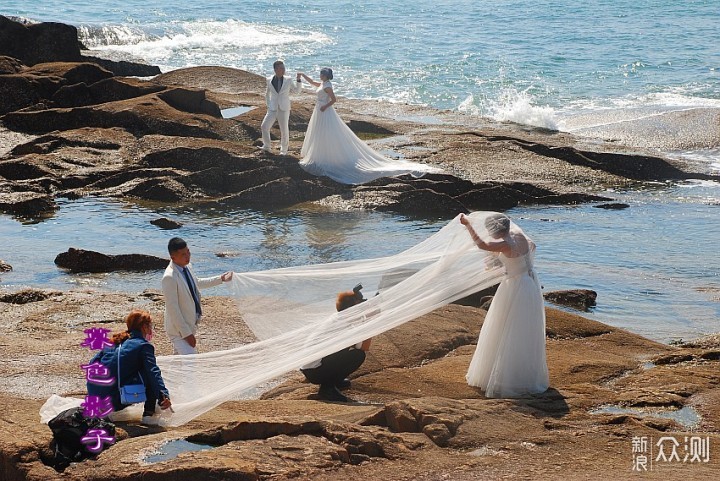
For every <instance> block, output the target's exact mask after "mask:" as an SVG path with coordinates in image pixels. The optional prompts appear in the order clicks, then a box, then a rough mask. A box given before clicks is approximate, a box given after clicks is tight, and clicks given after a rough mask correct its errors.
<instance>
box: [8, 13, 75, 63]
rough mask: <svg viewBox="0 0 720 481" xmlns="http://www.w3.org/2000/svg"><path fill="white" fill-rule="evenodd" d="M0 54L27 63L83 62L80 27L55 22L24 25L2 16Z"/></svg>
mask: <svg viewBox="0 0 720 481" xmlns="http://www.w3.org/2000/svg"><path fill="white" fill-rule="evenodd" d="M0 55H6V56H9V57H14V58H16V59H18V60H20V61H21V62H22V63H24V64H25V65H35V64H37V63H42V62H58V61H59V62H68V61H69V62H77V61H80V59H81V57H80V44H79V42H78V36H77V28H75V27H73V26H72V25H65V24H62V23H55V22H43V23H35V24H29V25H23V24H22V23H20V22H16V21H14V20H11V19H9V18H7V17H4V16H1V15H0Z"/></svg>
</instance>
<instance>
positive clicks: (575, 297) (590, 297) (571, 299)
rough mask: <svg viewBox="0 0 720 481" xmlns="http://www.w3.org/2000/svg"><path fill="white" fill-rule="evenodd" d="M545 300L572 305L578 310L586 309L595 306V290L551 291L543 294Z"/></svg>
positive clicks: (562, 304)
mask: <svg viewBox="0 0 720 481" xmlns="http://www.w3.org/2000/svg"><path fill="white" fill-rule="evenodd" d="M543 297H544V298H545V300H547V301H549V302H552V303H553V304H558V305H561V306H567V307H572V308H573V309H577V310H580V311H588V310H589V309H590V308H591V307H593V306H595V301H596V299H597V292H595V291H592V290H589V289H571V290H564V291H552V292H546V293H544V294H543Z"/></svg>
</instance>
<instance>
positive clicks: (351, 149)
mask: <svg viewBox="0 0 720 481" xmlns="http://www.w3.org/2000/svg"><path fill="white" fill-rule="evenodd" d="M328 87H332V84H331V83H330V82H329V81H326V82H324V83H323V84H321V85H320V87H319V88H318V90H317V103H316V104H315V110H314V111H313V113H312V116H311V117H310V123H309V124H308V128H307V132H306V133H305V141H304V142H303V146H302V151H301V156H302V160H301V161H300V166H301V167H302V168H303V169H305V170H306V171H307V172H309V173H311V174H313V175H324V176H327V177H330V178H331V179H333V180H335V181H337V182H340V183H342V184H364V183H366V182H370V181H372V180H375V179H378V178H380V177H392V176H394V175H401V174H412V175H414V176H416V177H419V176H421V175H423V174H425V173H428V172H440V169H438V168H436V167H432V166H430V165H425V164H419V163H416V162H410V161H407V160H394V159H389V158H387V157H385V156H383V155H381V154H379V153H378V152H376V151H374V150H373V149H372V148H370V146H368V145H367V144H366V143H365V142H363V141H362V140H360V139H359V138H358V137H357V136H356V135H355V133H354V132H353V131H352V130H350V127H348V126H347V125H345V122H343V120H342V119H341V118H340V116H339V115H338V114H337V112H336V111H335V109H334V108H333V106H332V105H331V106H330V107H328V108H327V109H325V111H324V112H322V111H320V107H321V106H323V105H326V104H327V103H328V102H329V101H330V96H329V95H328V94H327V92H325V89H326V88H328Z"/></svg>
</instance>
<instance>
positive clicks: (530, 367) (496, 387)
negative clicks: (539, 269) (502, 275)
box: [466, 254, 550, 398]
mask: <svg viewBox="0 0 720 481" xmlns="http://www.w3.org/2000/svg"><path fill="white" fill-rule="evenodd" d="M498 258H499V260H500V261H501V262H502V263H503V264H504V266H505V270H506V273H507V276H508V277H507V278H506V279H505V280H503V281H502V282H501V283H500V285H499V286H498V289H497V292H496V293H495V296H494V297H493V300H492V303H491V304H490V309H489V310H488V312H487V315H486V316H485V322H484V324H483V326H482V329H481V330H480V337H479V338H478V343H477V348H476V349H475V354H474V355H473V358H472V360H471V361H470V368H469V369H468V373H467V376H466V379H467V382H468V384H469V385H471V386H476V387H479V388H481V389H482V390H483V391H484V392H485V396H487V397H492V398H506V397H519V396H523V395H525V394H534V393H541V392H544V391H545V390H546V389H547V388H548V386H549V385H550V381H549V377H548V369H547V361H546V356H545V307H544V304H543V297H542V292H541V290H540V282H539V281H538V279H537V276H536V275H535V272H534V271H533V267H532V260H531V255H530V254H527V255H523V256H520V257H517V258H510V257H506V256H504V255H502V254H501V255H499V256H498Z"/></svg>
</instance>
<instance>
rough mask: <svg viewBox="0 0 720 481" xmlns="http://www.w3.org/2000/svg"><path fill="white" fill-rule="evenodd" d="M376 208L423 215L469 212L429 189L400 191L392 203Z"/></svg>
mask: <svg viewBox="0 0 720 481" xmlns="http://www.w3.org/2000/svg"><path fill="white" fill-rule="evenodd" d="M377 210H381V211H392V212H397V213H400V214H406V215H414V216H423V217H424V216H436V215H437V216H442V217H454V216H456V215H457V214H459V213H461V212H464V213H468V212H469V210H468V208H467V207H465V206H464V205H463V204H462V203H461V202H459V201H457V200H455V199H453V198H452V197H450V196H449V195H446V194H439V193H437V192H435V191H434V190H430V189H416V190H411V191H408V192H402V193H400V195H399V196H398V197H397V199H396V201H395V202H394V203H393V204H390V205H384V206H383V205H381V206H378V208H377Z"/></svg>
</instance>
